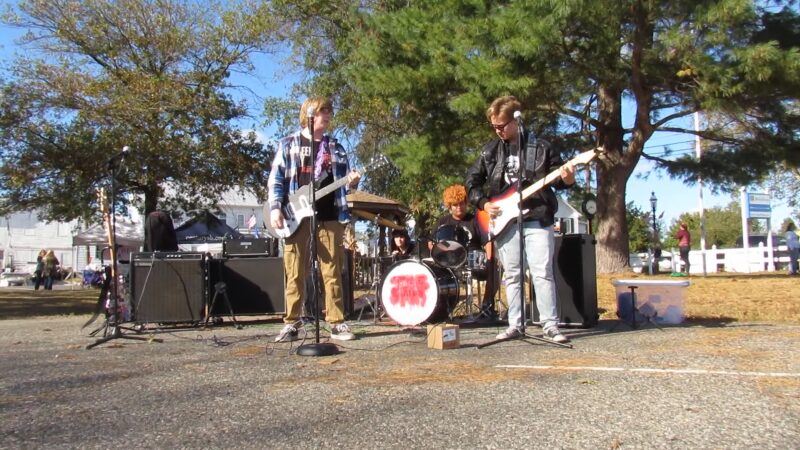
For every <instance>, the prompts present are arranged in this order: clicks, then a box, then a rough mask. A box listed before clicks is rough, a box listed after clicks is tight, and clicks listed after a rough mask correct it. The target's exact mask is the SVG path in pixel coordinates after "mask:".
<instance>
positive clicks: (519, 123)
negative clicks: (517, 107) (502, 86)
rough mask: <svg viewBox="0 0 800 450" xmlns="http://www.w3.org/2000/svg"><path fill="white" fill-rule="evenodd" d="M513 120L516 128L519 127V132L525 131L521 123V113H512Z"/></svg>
mask: <svg viewBox="0 0 800 450" xmlns="http://www.w3.org/2000/svg"><path fill="white" fill-rule="evenodd" d="M514 120H516V121H517V126H519V129H520V131H522V130H524V129H525V128H524V126H523V123H522V112H520V111H514Z"/></svg>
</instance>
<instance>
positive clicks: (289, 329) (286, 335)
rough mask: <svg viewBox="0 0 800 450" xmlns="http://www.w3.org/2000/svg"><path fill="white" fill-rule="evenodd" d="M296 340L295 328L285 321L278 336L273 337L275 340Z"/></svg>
mask: <svg viewBox="0 0 800 450" xmlns="http://www.w3.org/2000/svg"><path fill="white" fill-rule="evenodd" d="M296 340H297V328H295V327H294V325H292V324H290V323H287V324H286V325H284V327H283V329H282V330H281V332H280V333H278V336H277V337H276V338H275V342H291V341H296Z"/></svg>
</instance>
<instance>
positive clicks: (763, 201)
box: [744, 193, 772, 219]
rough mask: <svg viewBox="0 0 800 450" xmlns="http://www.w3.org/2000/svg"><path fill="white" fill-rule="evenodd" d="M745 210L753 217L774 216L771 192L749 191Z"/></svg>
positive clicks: (765, 217) (748, 215)
mask: <svg viewBox="0 0 800 450" xmlns="http://www.w3.org/2000/svg"><path fill="white" fill-rule="evenodd" d="M746 200H747V204H746V205H745V208H744V210H745V211H747V217H748V218H753V219H769V218H770V217H771V216H772V206H771V205H770V197H769V194H758V193H748V194H747V197H746Z"/></svg>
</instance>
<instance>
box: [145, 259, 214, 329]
mask: <svg viewBox="0 0 800 450" xmlns="http://www.w3.org/2000/svg"><path fill="white" fill-rule="evenodd" d="M130 277H131V304H132V306H133V317H134V322H137V323H148V322H150V323H152V322H156V323H170V322H172V323H185V322H199V321H200V320H202V319H203V313H204V307H205V299H206V284H205V261H204V259H203V254H202V253H183V252H140V253H133V254H132V255H131V269H130Z"/></svg>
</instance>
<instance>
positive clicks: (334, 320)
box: [267, 97, 361, 342]
mask: <svg viewBox="0 0 800 450" xmlns="http://www.w3.org/2000/svg"><path fill="white" fill-rule="evenodd" d="M310 117H313V125H314V130H313V132H312V131H311V130H309V128H310V127H309V125H310V124H311V123H312V121H311V120H309V119H310ZM332 117H333V105H332V103H331V101H330V100H328V99H326V98H324V97H311V98H309V99H307V100H306V101H305V102H304V103H303V106H302V107H301V108H300V126H301V130H299V131H297V132H295V133H293V134H291V135H289V136H287V137H285V138H283V139H281V140H280V141H279V142H278V148H277V149H276V151H275V158H274V160H273V162H272V169H271V170H270V174H269V180H268V181H267V190H268V193H269V199H268V204H267V206H268V208H269V220H270V226H271V227H272V228H273V229H282V228H284V227H285V225H286V224H285V219H286V218H285V217H284V210H283V209H282V208H283V207H285V206H286V204H287V202H288V199H289V196H290V195H291V194H294V193H295V192H297V191H298V190H299V189H300V188H301V187H303V186H306V185H308V184H310V183H313V187H314V189H315V190H317V191H318V190H320V189H321V188H324V187H326V186H330V185H332V184H334V183H336V182H339V181H340V180H341V179H342V178H345V177H346V179H347V181H346V185H343V186H342V187H341V188H338V189H336V190H335V191H333V192H331V193H329V194H328V195H325V196H318V197H317V198H316V202H315V210H316V217H317V228H318V229H317V233H316V239H317V257H318V259H319V267H320V272H321V278H322V284H323V285H324V288H325V289H324V290H325V321H326V322H328V324H329V325H330V327H331V338H332V339H336V340H352V339H355V335H354V334H353V332H352V331H351V330H350V327H349V326H348V325H347V324H346V323H345V322H344V301H343V296H342V280H341V273H342V267H341V261H342V256H343V252H344V230H345V226H346V224H347V223H348V222H349V219H350V213H349V211H348V210H347V201H346V198H345V196H346V195H347V188H348V187H349V188H355V187H356V186H358V181H359V179H360V178H361V175H360V174H359V173H358V172H357V171H354V170H351V169H350V165H349V162H348V159H347V153H346V152H345V150H344V148H343V147H342V146H341V145H340V144H338V143H337V142H336V141H335V140H333V139H330V137H329V136H327V135H326V134H325V132H326V131H327V129H328V126H329V125H330V121H331V118H332ZM310 228H311V227H310V220H302V222H301V223H300V224H299V227H298V228H297V229H296V230H294V232H293V233H292V234H291V235H289V236H288V237H286V238H285V242H284V244H285V245H284V253H283V266H284V269H285V272H286V293H285V296H286V316H285V317H284V319H283V321H284V323H285V325H284V327H283V329H282V330H281V332H280V333H279V334H278V336H277V337H276V339H275V342H286V341H291V340H295V339H297V338H298V329H297V327H298V323H299V321H300V319H301V318H302V315H303V301H302V299H303V298H304V291H305V282H306V278H308V277H309V276H310V267H311V264H310V257H311V255H310V253H311V252H310V247H309V244H310V242H311V230H310Z"/></svg>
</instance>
